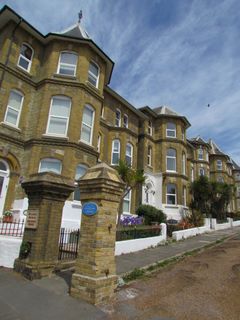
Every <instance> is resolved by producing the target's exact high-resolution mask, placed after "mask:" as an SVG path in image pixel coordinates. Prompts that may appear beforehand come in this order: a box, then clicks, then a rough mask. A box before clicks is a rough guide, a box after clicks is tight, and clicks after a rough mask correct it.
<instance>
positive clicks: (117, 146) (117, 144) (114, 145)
mask: <svg viewBox="0 0 240 320" xmlns="http://www.w3.org/2000/svg"><path fill="white" fill-rule="evenodd" d="M113 152H119V141H118V140H115V141H114V142H113Z"/></svg>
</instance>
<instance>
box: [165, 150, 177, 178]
mask: <svg viewBox="0 0 240 320" xmlns="http://www.w3.org/2000/svg"><path fill="white" fill-rule="evenodd" d="M167 171H174V172H176V150H175V149H172V148H170V149H167Z"/></svg>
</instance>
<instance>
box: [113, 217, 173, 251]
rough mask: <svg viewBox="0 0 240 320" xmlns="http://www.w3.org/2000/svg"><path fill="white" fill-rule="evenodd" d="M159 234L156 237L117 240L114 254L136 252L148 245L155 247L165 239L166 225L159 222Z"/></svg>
mask: <svg viewBox="0 0 240 320" xmlns="http://www.w3.org/2000/svg"><path fill="white" fill-rule="evenodd" d="M161 227H162V229H161V235H160V236H157V237H150V238H142V239H134V240H124V241H117V242H116V245H115V256H119V255H120V254H123V253H130V252H136V251H140V250H143V249H147V248H149V247H152V246H153V247H156V246H157V245H158V244H159V243H164V242H165V241H166V239H167V226H166V224H165V223H161Z"/></svg>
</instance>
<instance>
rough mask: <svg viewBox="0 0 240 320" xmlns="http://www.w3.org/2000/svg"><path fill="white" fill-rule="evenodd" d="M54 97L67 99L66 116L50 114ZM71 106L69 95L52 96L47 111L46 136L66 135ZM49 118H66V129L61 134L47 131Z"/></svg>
mask: <svg viewBox="0 0 240 320" xmlns="http://www.w3.org/2000/svg"><path fill="white" fill-rule="evenodd" d="M54 98H57V99H60V100H65V101H69V102H70V105H69V116H68V117H66V116H65V117H64V116H57V115H51V111H52V105H53V100H54ZM71 107H72V100H71V98H69V97H66V96H53V97H52V99H51V102H50V108H49V113H48V122H47V130H46V135H48V136H57V137H67V132H68V124H69V118H70V114H71ZM51 118H58V119H66V129H65V132H64V133H63V134H61V133H51V132H49V126H50V122H51Z"/></svg>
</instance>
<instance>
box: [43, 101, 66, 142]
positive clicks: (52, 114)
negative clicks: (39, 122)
mask: <svg viewBox="0 0 240 320" xmlns="http://www.w3.org/2000/svg"><path fill="white" fill-rule="evenodd" d="M70 110H71V99H70V98H67V97H64V96H55V97H52V100H51V105H50V111H49V116H48V124H47V132H46V133H47V134H50V135H60V136H64V137H65V136H66V135H67V130H68V123H69V116H70Z"/></svg>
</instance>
